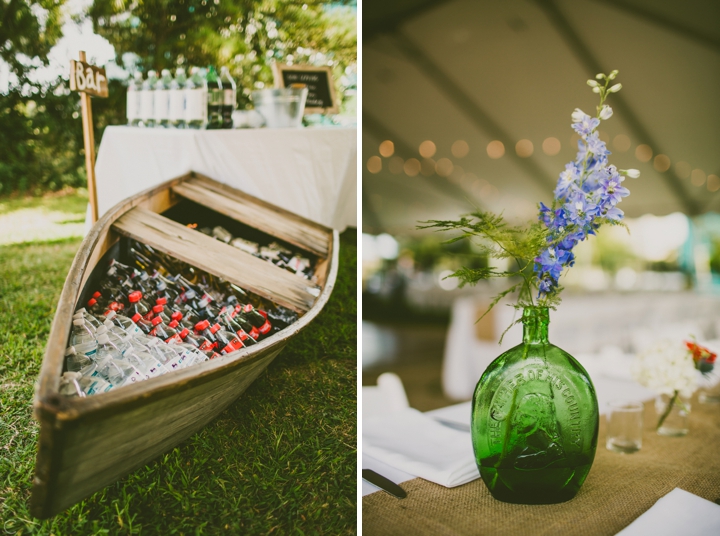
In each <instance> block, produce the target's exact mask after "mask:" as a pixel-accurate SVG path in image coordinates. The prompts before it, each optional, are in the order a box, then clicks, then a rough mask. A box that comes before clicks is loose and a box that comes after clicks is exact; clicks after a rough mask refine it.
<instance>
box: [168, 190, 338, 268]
mask: <svg viewBox="0 0 720 536" xmlns="http://www.w3.org/2000/svg"><path fill="white" fill-rule="evenodd" d="M173 191H174V192H175V193H177V194H179V195H182V196H183V197H186V198H188V199H190V200H192V201H195V202H196V203H200V204H201V205H205V206H206V207H209V208H211V209H213V210H215V211H217V212H220V213H221V214H225V215H226V216H229V217H230V218H233V219H234V220H237V221H239V222H242V223H245V224H247V225H250V226H251V227H254V228H256V229H259V230H260V231H263V232H265V233H267V234H269V235H271V236H274V237H276V238H279V239H281V240H285V241H286V242H288V243H290V244H292V245H294V246H297V247H299V248H301V249H303V250H306V251H309V252H310V253H313V254H315V255H318V256H319V257H327V253H328V236H329V229H325V228H323V227H322V226H320V225H318V224H316V223H313V222H310V221H308V220H305V219H304V218H301V217H300V216H298V215H297V214H292V213H290V212H286V211H283V210H281V209H279V208H278V207H274V206H272V205H268V204H266V203H263V202H262V201H260V200H259V199H257V198H254V197H251V196H249V195H246V194H241V193H239V192H237V191H232V192H231V191H227V190H224V189H223V188H222V187H221V185H219V184H218V183H214V184H212V183H207V182H201V181H200V180H198V179H190V180H188V181H186V182H184V183H182V184H179V185H177V186H175V187H174V188H173Z"/></svg>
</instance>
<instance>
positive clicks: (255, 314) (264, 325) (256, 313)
mask: <svg viewBox="0 0 720 536" xmlns="http://www.w3.org/2000/svg"><path fill="white" fill-rule="evenodd" d="M242 315H243V316H244V317H245V318H246V319H247V321H248V322H250V323H251V324H252V325H253V326H255V327H256V328H257V330H258V331H259V332H260V335H261V336H263V337H266V336H268V335H270V331H271V330H272V324H271V323H270V321H269V320H268V319H267V313H266V312H265V311H261V310H260V309H255V308H254V307H253V306H252V305H250V304H249V303H248V304H245V306H244V307H243V308H242Z"/></svg>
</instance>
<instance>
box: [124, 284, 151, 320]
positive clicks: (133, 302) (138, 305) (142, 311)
mask: <svg viewBox="0 0 720 536" xmlns="http://www.w3.org/2000/svg"><path fill="white" fill-rule="evenodd" d="M142 297H143V295H142V292H140V291H139V290H136V291H135V292H131V293H130V294H128V301H129V302H130V312H129V314H130V315H132V316H134V315H135V314H136V313H137V314H139V315H140V316H142V317H145V316H146V315H147V314H148V313H152V311H151V310H150V307H149V305H148V303H147V302H146V301H145V300H143V299H142ZM132 316H131V318H132ZM150 316H152V314H151V315H150Z"/></svg>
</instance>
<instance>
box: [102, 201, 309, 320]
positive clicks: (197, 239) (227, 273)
mask: <svg viewBox="0 0 720 536" xmlns="http://www.w3.org/2000/svg"><path fill="white" fill-rule="evenodd" d="M113 229H115V230H116V231H117V232H119V233H121V234H124V235H127V236H129V237H131V238H134V239H136V240H139V241H141V242H144V243H146V244H148V245H150V246H152V247H154V248H156V249H158V250H159V251H162V252H165V253H168V254H170V255H172V256H174V257H176V258H178V259H180V260H182V261H185V262H187V263H189V264H192V265H193V266H197V267H198V268H200V269H201V270H205V271H206V272H209V273H211V274H213V275H216V276H218V277H222V278H224V279H227V280H228V281H231V282H233V283H236V284H238V285H240V286H242V287H244V288H246V289H248V290H250V291H251V292H254V293H255V294H258V295H260V296H262V297H264V298H267V299H269V300H271V301H274V302H276V303H279V304H280V305H283V306H285V307H289V308H291V309H293V310H295V311H298V312H301V313H303V312H306V311H308V310H309V309H310V308H311V307H312V305H313V303H314V302H315V298H316V297H317V296H318V295H319V294H320V289H319V288H317V287H313V286H312V284H311V283H309V282H308V281H307V280H305V279H303V278H301V277H298V276H296V275H295V274H291V273H290V272H288V271H286V270H283V269H282V268H278V267H277V266H275V265H273V264H270V263H269V262H267V261H263V260H262V259H258V258H257V257H253V256H252V255H250V254H248V253H246V252H244V251H241V250H239V249H237V248H234V247H232V246H228V245H227V244H224V243H223V242H220V241H218V240H215V239H214V238H210V237H208V236H206V235H204V234H203V233H200V232H198V231H194V230H192V229H188V228H187V227H185V226H183V225H180V224H179V223H177V222H174V221H172V220H170V219H168V218H165V217H164V216H161V215H159V214H155V213H154V212H150V211H149V210H145V209H143V208H141V207H136V208H134V209H133V210H130V211H128V212H126V213H125V214H124V215H123V216H121V217H120V218H119V219H118V220H117V221H115V223H114V224H113Z"/></svg>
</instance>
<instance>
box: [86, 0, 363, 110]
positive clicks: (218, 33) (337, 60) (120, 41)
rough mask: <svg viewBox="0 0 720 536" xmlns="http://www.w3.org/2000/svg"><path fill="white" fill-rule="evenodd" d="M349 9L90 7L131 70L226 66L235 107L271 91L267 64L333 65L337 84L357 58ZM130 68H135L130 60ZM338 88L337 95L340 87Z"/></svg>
mask: <svg viewBox="0 0 720 536" xmlns="http://www.w3.org/2000/svg"><path fill="white" fill-rule="evenodd" d="M352 4H355V2H343V3H339V2H328V1H319V0H308V1H307V2H306V3H305V4H301V3H299V2H297V1H294V0H293V1H290V0H223V1H222V2H221V1H220V0H145V1H143V2H135V1H134V2H128V1H127V0H95V2H94V3H93V5H92V7H91V8H90V12H89V14H90V16H91V18H92V21H93V25H94V29H95V32H96V33H98V34H99V35H102V36H103V37H105V38H106V39H107V40H108V41H110V43H112V45H113V46H114V47H115V50H116V52H117V55H118V57H122V58H123V59H126V60H127V61H126V62H125V63H126V64H127V63H131V64H132V63H134V65H126V67H129V69H130V70H132V69H139V70H141V71H143V72H147V71H148V70H150V69H154V70H156V71H158V72H159V71H160V70H162V69H174V68H176V67H189V66H193V65H195V66H206V65H215V66H227V67H229V68H230V72H231V73H232V75H233V77H234V78H235V79H236V80H237V81H238V85H239V87H240V88H241V89H242V91H240V92H239V93H240V95H241V96H240V97H239V100H240V103H239V106H240V108H245V107H246V106H247V104H248V103H249V95H250V92H251V91H252V90H253V89H255V88H261V87H265V86H272V81H273V78H272V72H271V67H270V66H271V64H272V62H273V61H280V62H291V63H292V62H294V63H313V64H317V65H331V66H332V67H333V70H334V74H335V80H336V81H337V82H338V83H339V84H341V80H342V79H343V77H344V75H345V74H346V73H345V71H346V70H349V69H352V66H353V65H354V64H355V62H356V58H357V52H356V48H357V29H356V16H355V8H354V6H353V5H352ZM130 58H132V59H134V60H135V61H134V62H133V60H132V59H130ZM338 89H342V87H339V88H338Z"/></svg>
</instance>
